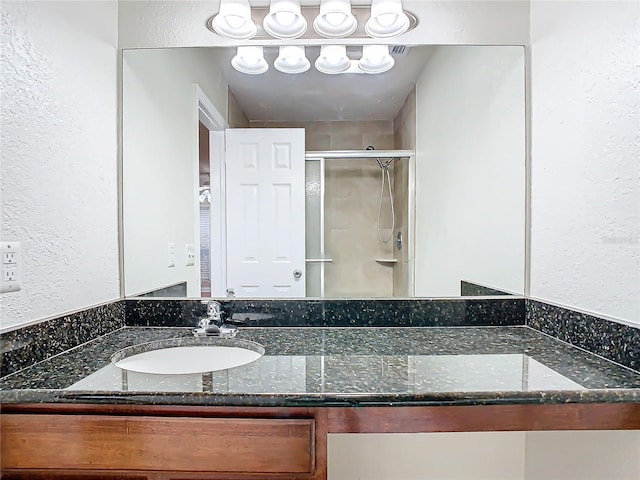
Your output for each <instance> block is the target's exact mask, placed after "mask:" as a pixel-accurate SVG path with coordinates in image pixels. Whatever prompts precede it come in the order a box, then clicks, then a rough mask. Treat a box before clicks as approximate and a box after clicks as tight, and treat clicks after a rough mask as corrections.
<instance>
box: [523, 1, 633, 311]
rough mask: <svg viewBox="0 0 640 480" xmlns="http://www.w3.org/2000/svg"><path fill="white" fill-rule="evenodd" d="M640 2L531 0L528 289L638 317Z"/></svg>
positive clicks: (543, 296) (534, 293)
mask: <svg viewBox="0 0 640 480" xmlns="http://www.w3.org/2000/svg"><path fill="white" fill-rule="evenodd" d="M639 19H640V4H639V3H638V2H624V1H623V2H616V1H607V2H604V1H602V2H586V1H585V2H533V3H532V4H531V25H532V28H531V43H532V92H531V96H532V207H531V210H532V225H531V229H532V234H531V237H532V238H531V295H532V296H533V297H537V298H541V299H544V300H548V301H552V302H557V303H560V304H564V305H567V306H570V307H575V308H579V309H583V310H587V311H591V312H594V313H600V314H605V315H609V316H612V317H617V318H620V319H624V320H627V321H632V322H637V323H640V156H639V155H638V152H640V130H639V128H638V125H639V124H640V94H639V91H638V88H639V87H638V85H639V84H640V68H639V67H638V50H639V48H640V45H639V43H640V42H639V36H638V32H639V31H640V20H639Z"/></svg>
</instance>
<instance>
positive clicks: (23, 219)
mask: <svg viewBox="0 0 640 480" xmlns="http://www.w3.org/2000/svg"><path fill="white" fill-rule="evenodd" d="M1 8H2V56H1V60H0V61H1V68H2V71H1V72H0V89H1V91H2V109H1V110H0V130H1V139H2V148H1V158H2V166H1V172H2V175H1V177H2V180H1V185H2V222H1V235H0V237H1V239H2V241H19V242H21V245H22V261H23V288H22V290H21V291H19V292H14V293H4V294H1V295H0V309H1V314H0V318H1V320H0V322H1V326H2V327H3V328H6V327H10V326H16V325H20V324H25V323H29V322H33V321H35V320H38V319H43V318H45V317H49V316H53V315H59V314H62V313H65V312H69V311H72V310H77V309H82V308H85V307H88V306H91V305H94V304H98V303H102V302H105V301H108V300H112V299H115V298H118V297H119V274H118V191H117V163H116V157H117V138H116V122H117V116H116V115H117V114H116V105H117V97H116V95H117V93H116V91H117V90H116V86H117V76H116V59H117V15H118V4H117V2H115V1H98V2H86V3H83V2H2V5H1Z"/></svg>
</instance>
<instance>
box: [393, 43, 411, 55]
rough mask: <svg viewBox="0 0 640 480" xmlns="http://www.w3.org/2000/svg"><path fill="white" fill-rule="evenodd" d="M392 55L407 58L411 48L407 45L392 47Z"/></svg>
mask: <svg viewBox="0 0 640 480" xmlns="http://www.w3.org/2000/svg"><path fill="white" fill-rule="evenodd" d="M391 55H395V56H396V57H406V56H407V55H409V47H408V46H407V45H393V46H392V47H391Z"/></svg>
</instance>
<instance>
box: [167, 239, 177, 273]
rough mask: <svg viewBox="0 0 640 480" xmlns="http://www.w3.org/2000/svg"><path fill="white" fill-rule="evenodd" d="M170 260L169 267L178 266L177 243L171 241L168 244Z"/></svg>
mask: <svg viewBox="0 0 640 480" xmlns="http://www.w3.org/2000/svg"><path fill="white" fill-rule="evenodd" d="M167 248H168V252H167V253H168V254H169V256H168V260H169V262H168V263H169V265H168V266H169V268H171V267H175V266H176V244H175V243H174V242H169V244H168V246H167Z"/></svg>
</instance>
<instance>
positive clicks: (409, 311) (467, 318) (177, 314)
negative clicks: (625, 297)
mask: <svg viewBox="0 0 640 480" xmlns="http://www.w3.org/2000/svg"><path fill="white" fill-rule="evenodd" d="M125 303H126V315H125V321H126V324H127V325H128V326H149V327H187V326H189V327H190V326H193V325H195V324H196V321H197V319H198V318H199V317H202V316H204V314H205V310H206V306H205V305H204V304H203V303H202V302H201V301H200V300H157V299H156V300H154V299H128V300H125ZM221 303H222V309H223V312H224V318H225V319H227V318H235V319H238V321H242V320H245V319H247V318H248V320H246V321H245V322H244V324H245V325H246V326H257V327H439V326H442V327H452V326H465V327H474V326H483V327H485V326H507V325H523V324H524V299H523V298H504V299H463V298H457V299H398V300H380V299H377V300H222V301H221Z"/></svg>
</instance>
